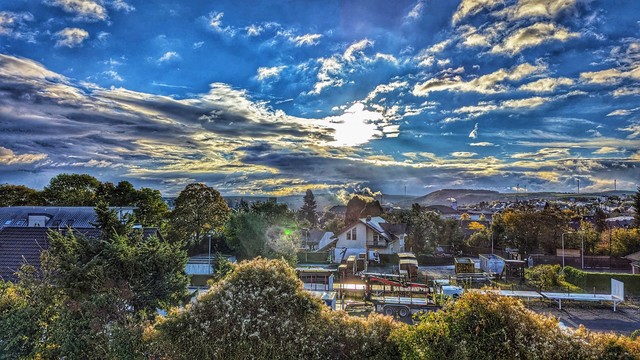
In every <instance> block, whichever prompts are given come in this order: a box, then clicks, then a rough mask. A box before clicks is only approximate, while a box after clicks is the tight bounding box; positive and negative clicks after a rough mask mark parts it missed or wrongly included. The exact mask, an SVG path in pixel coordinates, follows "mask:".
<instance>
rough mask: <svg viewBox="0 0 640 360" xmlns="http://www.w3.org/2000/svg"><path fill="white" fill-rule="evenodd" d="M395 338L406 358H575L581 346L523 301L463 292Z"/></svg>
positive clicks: (401, 331) (580, 355)
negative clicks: (451, 301) (456, 299)
mask: <svg viewBox="0 0 640 360" xmlns="http://www.w3.org/2000/svg"><path fill="white" fill-rule="evenodd" d="M393 339H394V341H396V342H397V343H398V346H399V348H400V351H401V353H402V354H403V358H404V359H442V358H443V356H445V354H446V357H447V358H449V359H579V358H584V356H583V354H582V351H583V350H582V346H583V344H582V343H581V342H579V341H577V339H575V338H573V337H572V336H570V335H569V334H567V333H565V332H563V331H562V330H561V329H560V328H559V327H558V321H557V320H556V319H554V318H550V317H546V316H543V315H539V314H536V313H534V312H532V311H531V310H528V309H526V308H525V307H524V305H523V304H522V302H521V301H519V300H517V299H513V298H508V297H499V296H494V295H488V294H481V293H477V292H467V293H465V294H464V295H463V296H462V297H461V298H460V299H459V300H458V301H456V302H455V303H449V304H448V305H447V306H445V308H444V309H443V310H442V311H439V312H432V313H429V314H427V315H425V316H423V317H422V318H421V321H420V323H419V324H418V325H417V326H414V327H405V328H400V329H397V330H396V331H395V332H394V334H393Z"/></svg>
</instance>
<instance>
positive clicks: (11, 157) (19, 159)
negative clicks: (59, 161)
mask: <svg viewBox="0 0 640 360" xmlns="http://www.w3.org/2000/svg"><path fill="white" fill-rule="evenodd" d="M46 158H47V154H20V155H18V154H16V153H14V152H13V150H11V149H7V148H6V147H3V146H0V165H16V164H31V163H34V162H36V161H40V160H44V159H46Z"/></svg>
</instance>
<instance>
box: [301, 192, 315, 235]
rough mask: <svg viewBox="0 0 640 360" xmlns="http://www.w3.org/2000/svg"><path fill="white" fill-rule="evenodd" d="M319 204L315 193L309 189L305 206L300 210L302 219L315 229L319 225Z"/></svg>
mask: <svg viewBox="0 0 640 360" xmlns="http://www.w3.org/2000/svg"><path fill="white" fill-rule="evenodd" d="M316 208H317V204H316V200H315V197H314V196H313V192H311V189H307V193H306V194H305V195H304V204H303V205H302V208H300V212H301V215H302V218H304V219H305V220H307V221H308V222H309V224H311V227H315V226H316V225H317V224H318V213H317V212H316Z"/></svg>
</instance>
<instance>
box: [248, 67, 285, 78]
mask: <svg viewBox="0 0 640 360" xmlns="http://www.w3.org/2000/svg"><path fill="white" fill-rule="evenodd" d="M286 68H287V67H286V66H285V65H282V66H273V67H260V68H258V75H256V79H258V80H259V81H264V80H266V79H268V78H273V77H275V78H277V77H279V76H280V73H281V72H282V70H284V69H286Z"/></svg>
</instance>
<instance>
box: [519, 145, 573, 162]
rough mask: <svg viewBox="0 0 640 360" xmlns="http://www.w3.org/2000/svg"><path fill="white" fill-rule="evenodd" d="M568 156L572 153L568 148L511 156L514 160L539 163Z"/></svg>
mask: <svg viewBox="0 0 640 360" xmlns="http://www.w3.org/2000/svg"><path fill="white" fill-rule="evenodd" d="M568 156H570V153H569V149H567V148H542V149H540V150H538V151H536V152H533V153H515V154H513V155H511V157H512V158H514V159H533V160H537V161H540V160H546V159H555V158H564V157H568Z"/></svg>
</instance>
